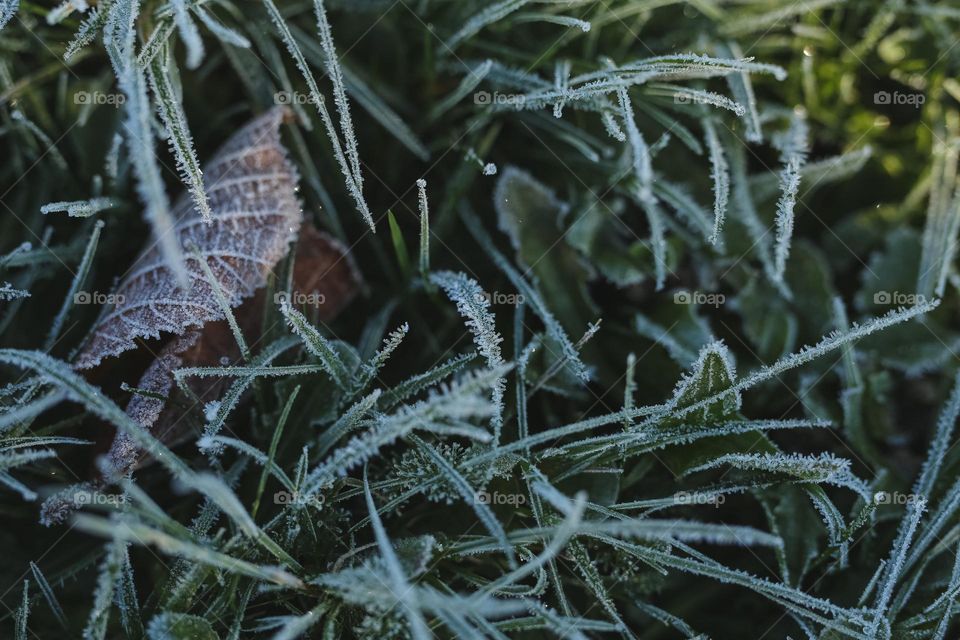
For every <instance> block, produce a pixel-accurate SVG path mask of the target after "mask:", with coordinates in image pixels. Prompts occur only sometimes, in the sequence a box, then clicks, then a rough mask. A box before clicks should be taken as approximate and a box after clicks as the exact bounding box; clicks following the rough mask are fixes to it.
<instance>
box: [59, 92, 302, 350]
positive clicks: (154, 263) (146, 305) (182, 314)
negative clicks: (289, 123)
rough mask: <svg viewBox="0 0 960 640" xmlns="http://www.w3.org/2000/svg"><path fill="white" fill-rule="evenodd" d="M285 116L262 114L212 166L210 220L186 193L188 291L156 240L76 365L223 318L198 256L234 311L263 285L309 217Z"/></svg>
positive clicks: (182, 204)
mask: <svg viewBox="0 0 960 640" xmlns="http://www.w3.org/2000/svg"><path fill="white" fill-rule="evenodd" d="M288 114H289V112H288V110H286V109H285V108H282V107H278V108H275V109H272V110H271V111H268V112H267V113H265V114H263V115H261V116H259V117H257V118H255V119H254V120H253V121H251V122H250V123H248V124H247V125H246V126H244V127H243V128H241V129H240V130H239V131H237V132H236V133H235V134H234V135H233V136H232V137H231V138H230V139H229V140H228V141H227V142H226V144H224V145H223V147H221V148H220V150H219V151H217V153H216V154H215V155H214V157H213V158H212V159H211V160H210V161H209V162H208V163H207V164H206V165H205V168H204V182H205V183H206V185H207V189H206V191H207V198H208V200H209V203H210V207H211V209H212V211H213V221H212V223H209V224H207V223H204V222H202V221H201V219H200V216H198V215H196V213H195V211H194V204H193V201H192V200H191V199H190V197H189V195H188V194H184V195H183V196H182V197H181V198H180V199H179V200H178V201H177V205H176V207H175V208H174V214H175V216H176V219H177V223H176V225H175V227H174V233H176V234H177V241H178V242H179V243H180V246H181V247H182V248H183V249H184V251H183V253H184V256H185V257H186V266H187V272H188V275H189V277H190V287H189V289H184V288H182V287H180V286H178V284H177V281H176V278H175V277H174V274H173V272H172V271H171V269H170V268H169V267H168V266H167V265H166V263H165V262H164V260H163V257H162V256H161V255H160V252H159V250H158V249H157V247H156V246H155V245H154V246H151V247H149V248H147V250H146V251H144V253H143V254H141V256H140V257H139V258H138V259H137V261H136V262H135V263H134V265H133V267H132V268H131V269H130V271H129V272H128V274H127V275H126V277H124V279H123V280H122V281H121V283H120V285H119V286H118V287H117V289H116V291H115V298H116V300H118V303H117V304H116V305H115V306H114V307H113V308H112V309H111V310H109V311H108V312H107V313H106V314H105V315H104V316H103V317H102V318H101V320H100V321H99V322H98V323H97V325H96V327H95V328H94V331H93V334H92V336H91V338H90V340H89V342H88V343H87V344H86V345H85V346H84V348H83V350H82V352H81V353H80V355H79V356H78V359H77V362H76V366H77V367H78V368H89V367H94V366H96V365H97V364H99V363H100V361H101V360H102V359H103V358H107V357H110V356H115V355H117V354H120V353H122V352H124V351H127V350H128V349H132V348H133V347H135V346H136V342H135V341H136V340H137V339H138V338H157V337H159V336H160V333H161V332H167V333H173V334H177V335H180V334H182V333H184V331H186V330H187V329H188V328H190V327H200V326H203V325H204V323H206V322H209V321H212V320H218V319H221V318H223V317H224V314H223V310H222V309H221V307H220V306H219V305H218V303H217V299H216V296H215V294H214V290H213V288H212V286H211V284H210V282H209V281H208V279H207V277H206V275H205V273H204V269H203V267H202V265H201V263H200V262H199V261H198V258H199V259H202V260H205V261H206V263H207V265H208V266H209V267H210V270H211V271H212V272H213V275H214V277H215V279H216V280H217V282H218V283H219V285H220V288H221V289H222V290H223V292H224V295H225V296H226V298H227V300H228V302H229V303H230V305H231V306H233V307H236V306H238V305H239V304H240V303H241V302H242V301H243V299H244V298H246V297H249V296H251V295H253V293H254V292H255V291H256V290H257V289H259V288H261V287H262V286H264V284H266V281H267V276H268V274H269V273H270V271H271V270H272V269H273V267H274V266H275V265H276V264H277V262H279V261H280V260H281V259H282V258H283V257H284V256H285V255H287V252H288V251H289V245H290V242H291V241H292V240H293V239H294V238H295V237H296V234H297V230H298V229H299V227H300V223H301V219H302V217H303V215H302V212H301V206H300V201H299V198H298V197H297V179H298V176H297V171H296V168H295V167H294V166H293V164H292V163H291V162H290V160H289V158H288V157H287V152H286V150H285V149H284V148H283V146H282V145H281V143H280V124H281V123H282V122H283V121H284V119H285V118H286V117H287V116H288Z"/></svg>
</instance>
